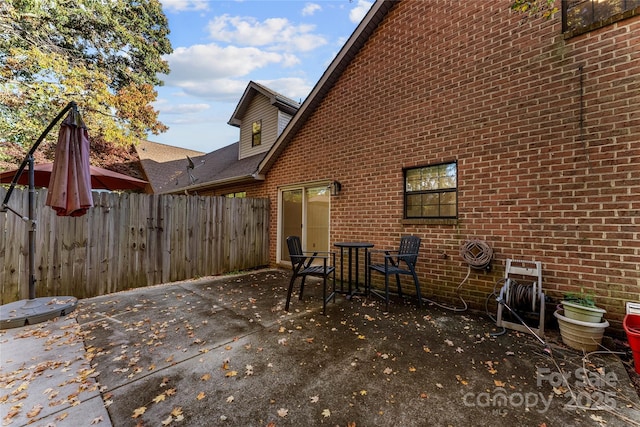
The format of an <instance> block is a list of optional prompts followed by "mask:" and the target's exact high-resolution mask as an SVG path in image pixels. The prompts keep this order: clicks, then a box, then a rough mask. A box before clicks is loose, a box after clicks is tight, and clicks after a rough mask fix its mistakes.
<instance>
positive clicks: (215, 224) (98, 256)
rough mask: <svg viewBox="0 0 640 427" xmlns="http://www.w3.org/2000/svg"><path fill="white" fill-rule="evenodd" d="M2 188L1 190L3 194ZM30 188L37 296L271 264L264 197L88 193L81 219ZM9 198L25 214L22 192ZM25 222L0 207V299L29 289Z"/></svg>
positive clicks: (88, 293)
mask: <svg viewBox="0 0 640 427" xmlns="http://www.w3.org/2000/svg"><path fill="white" fill-rule="evenodd" d="M5 194H6V188H0V199H4V195H5ZM46 194H47V193H46V189H39V190H37V191H36V197H35V215H36V220H37V228H36V234H35V241H36V250H35V263H36V270H35V276H36V295H37V296H56V295H58V296H63V295H65V296H66V295H72V296H76V297H78V298H87V297H92V296H98V295H104V294H108V293H112V292H117V291H121V290H126V289H130V288H135V287H141V286H149V285H155V284H159V283H165V282H169V281H176V280H185V279H189V278H193V277H203V276H211V275H217V274H223V273H226V272H230V271H235V270H243V269H248V268H254V267H259V266H263V265H267V264H268V263H269V254H268V250H269V245H268V225H269V218H268V215H269V200H268V199H229V198H223V197H203V196H173V195H148V194H130V193H109V192H94V193H93V199H94V207H93V208H92V209H90V210H89V212H88V213H87V214H86V215H85V216H82V217H76V218H69V217H57V216H56V214H55V211H53V210H52V209H51V208H50V207H48V206H45V200H46ZM9 205H10V206H11V207H12V208H13V209H15V210H16V211H18V212H20V213H22V214H24V215H26V214H27V213H28V191H27V190H25V189H16V190H15V191H14V194H13V195H12V198H11V200H10V201H9ZM28 260H29V253H28V224H27V222H25V221H23V220H22V219H21V218H19V217H18V216H17V215H15V214H13V213H12V212H5V213H0V297H1V301H0V303H1V304H3V305H4V304H7V303H9V302H13V301H17V300H19V299H25V298H27V297H28V274H29V264H28Z"/></svg>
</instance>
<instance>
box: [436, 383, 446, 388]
mask: <svg viewBox="0 0 640 427" xmlns="http://www.w3.org/2000/svg"><path fill="white" fill-rule="evenodd" d="M436 387H438V388H444V386H443V385H442V384H440V383H436Z"/></svg>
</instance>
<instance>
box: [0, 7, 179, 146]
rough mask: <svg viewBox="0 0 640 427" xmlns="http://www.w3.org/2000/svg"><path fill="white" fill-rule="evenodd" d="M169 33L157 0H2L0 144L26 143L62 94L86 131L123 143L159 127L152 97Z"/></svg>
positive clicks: (160, 129) (162, 128)
mask: <svg viewBox="0 0 640 427" xmlns="http://www.w3.org/2000/svg"><path fill="white" fill-rule="evenodd" d="M168 34H169V29H168V22H167V19H166V16H165V15H164V13H163V12H162V7H161V4H160V2H159V1H158V0H7V1H4V2H1V3H0V141H2V145H3V146H7V145H18V146H20V147H22V149H23V150H26V149H28V148H29V146H30V145H31V144H32V143H33V142H34V141H35V140H36V139H37V137H38V136H39V135H40V133H41V132H42V131H43V130H44V128H46V126H47V125H48V124H49V122H50V121H51V120H52V119H53V117H55V115H56V114H57V113H58V112H59V111H60V110H61V109H62V108H64V106H65V105H66V104H67V103H68V102H69V101H75V102H76V103H77V104H78V106H79V108H80V111H81V113H82V114H83V118H84V121H85V123H86V124H87V126H88V128H89V131H90V135H91V137H92V139H93V138H98V139H101V140H103V141H108V142H109V143H112V144H116V145H123V146H124V145H129V144H131V143H132V142H134V141H135V140H136V139H137V138H145V137H146V136H147V134H148V133H154V134H158V133H160V132H163V131H165V130H166V126H164V125H163V124H162V123H160V122H159V121H158V112H157V111H155V110H154V109H153V107H152V106H151V103H152V102H153V101H155V99H156V97H157V92H156V91H155V90H154V86H157V85H162V81H160V80H159V78H158V74H160V73H163V74H167V73H168V72H169V67H168V63H167V62H166V61H165V60H163V59H162V55H166V54H169V53H171V52H172V48H171V43H170V41H169V39H168ZM49 139H50V140H51V139H55V135H50V136H49ZM0 154H1V153H0Z"/></svg>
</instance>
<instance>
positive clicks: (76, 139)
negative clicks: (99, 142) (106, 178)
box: [46, 108, 93, 216]
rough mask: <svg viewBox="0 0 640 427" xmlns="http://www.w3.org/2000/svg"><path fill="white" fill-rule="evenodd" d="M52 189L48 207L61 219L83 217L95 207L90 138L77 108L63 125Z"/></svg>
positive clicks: (72, 110) (50, 184)
mask: <svg viewBox="0 0 640 427" xmlns="http://www.w3.org/2000/svg"><path fill="white" fill-rule="evenodd" d="M48 188H49V191H48V192H47V201H46V204H47V206H51V207H52V208H53V209H54V210H55V211H56V212H57V214H58V216H82V215H84V214H85V213H87V210H88V209H89V208H90V207H92V206H93V198H92V197H91V174H90V171H89V134H88V132H87V128H86V126H85V125H84V123H83V122H82V118H81V117H80V113H79V112H78V111H77V109H75V108H72V109H71V110H70V111H69V115H68V116H67V118H66V119H65V120H64V121H63V122H62V124H61V125H60V131H59V133H58V143H57V145H56V156H55V160H54V162H53V167H52V171H51V178H50V180H49V185H48Z"/></svg>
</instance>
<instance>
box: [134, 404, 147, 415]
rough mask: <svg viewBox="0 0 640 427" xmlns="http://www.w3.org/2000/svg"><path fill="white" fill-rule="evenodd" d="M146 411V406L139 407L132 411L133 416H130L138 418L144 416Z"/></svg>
mask: <svg viewBox="0 0 640 427" xmlns="http://www.w3.org/2000/svg"><path fill="white" fill-rule="evenodd" d="M146 410H147V407H146V406H141V407H139V408H137V409H136V410H135V411H133V415H131V418H138V417H139V416H140V415H142V414H144V413H145V412H146Z"/></svg>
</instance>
